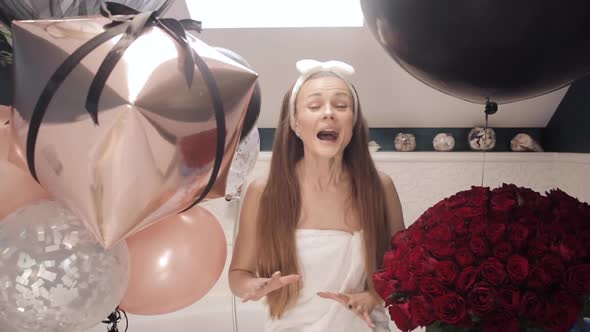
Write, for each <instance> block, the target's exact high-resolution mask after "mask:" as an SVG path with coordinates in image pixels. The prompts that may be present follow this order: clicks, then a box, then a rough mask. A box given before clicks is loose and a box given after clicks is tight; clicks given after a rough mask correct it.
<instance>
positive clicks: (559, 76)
mask: <svg viewBox="0 0 590 332" xmlns="http://www.w3.org/2000/svg"><path fill="white" fill-rule="evenodd" d="M361 6H362V10H363V14H364V16H365V20H366V22H367V24H368V26H369V28H370V30H371V31H372V32H373V34H374V36H375V37H376V38H377V40H378V41H379V43H380V44H381V45H382V46H383V47H384V48H385V50H386V51H387V52H388V53H389V54H390V55H391V57H392V58H393V59H394V60H395V61H396V62H397V63H398V64H399V65H401V67H402V68H404V69H405V70H406V71H407V72H408V73H410V74H411V75H413V76H414V77H416V78H417V79H419V80H420V81H422V82H424V83H425V84H427V85H429V86H431V87H433V88H435V89H437V90H439V91H441V92H444V93H446V94H449V95H452V96H455V97H458V98H461V99H464V100H467V101H471V102H475V103H485V102H486V98H489V99H490V100H493V101H495V102H497V103H509V102H514V101H519V100H523V99H527V98H531V97H535V96H539V95H542V94H546V93H548V92H551V91H554V90H557V89H559V88H561V87H564V86H566V85H568V84H570V83H571V82H572V81H574V80H576V79H578V78H580V77H582V76H584V75H586V74H587V73H588V72H589V71H590V1H589V0H361Z"/></svg>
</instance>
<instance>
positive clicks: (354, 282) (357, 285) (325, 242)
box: [265, 229, 390, 332]
mask: <svg viewBox="0 0 590 332" xmlns="http://www.w3.org/2000/svg"><path fill="white" fill-rule="evenodd" d="M296 246H297V255H298V261H299V269H300V271H299V273H300V274H301V276H302V278H303V279H302V280H303V288H302V289H301V292H300V297H299V299H298V301H297V305H296V306H295V307H293V308H292V309H290V310H288V311H287V312H285V314H284V315H283V316H282V317H281V319H278V320H272V319H270V318H269V319H268V320H267V322H266V326H265V331H266V332H325V331H338V332H348V331H350V332H389V331H390V329H389V318H388V315H387V314H386V313H385V309H384V308H382V307H376V308H375V309H374V310H373V312H372V313H371V319H372V320H373V323H374V324H375V325H376V327H375V328H374V329H371V328H370V327H369V326H368V325H367V323H366V322H365V321H364V320H363V319H361V318H360V317H358V316H357V315H356V314H355V313H354V312H352V311H351V310H349V309H348V308H346V307H345V306H343V305H342V304H341V303H338V302H336V301H334V300H330V299H324V298H321V297H319V296H318V295H317V293H318V292H334V293H358V292H362V291H363V290H364V286H365V281H366V278H367V275H366V272H365V255H364V252H365V250H364V241H363V234H362V232H354V233H349V232H345V231H338V230H319V229H298V230H297V231H296Z"/></svg>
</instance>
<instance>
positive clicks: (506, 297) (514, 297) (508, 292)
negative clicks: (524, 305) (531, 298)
mask: <svg viewBox="0 0 590 332" xmlns="http://www.w3.org/2000/svg"><path fill="white" fill-rule="evenodd" d="M498 301H499V302H500V306H501V307H502V308H504V309H505V310H509V311H514V312H519V311H520V292H519V291H518V288H515V287H506V288H500V290H499V291H498Z"/></svg>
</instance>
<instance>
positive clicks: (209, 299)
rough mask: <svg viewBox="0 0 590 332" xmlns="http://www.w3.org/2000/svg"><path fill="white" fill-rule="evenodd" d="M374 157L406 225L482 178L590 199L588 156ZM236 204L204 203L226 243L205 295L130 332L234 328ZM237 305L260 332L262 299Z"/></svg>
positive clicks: (260, 169)
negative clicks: (220, 267)
mask: <svg viewBox="0 0 590 332" xmlns="http://www.w3.org/2000/svg"><path fill="white" fill-rule="evenodd" d="M270 156H271V154H270V152H261V153H260V157H259V161H258V164H257V166H256V169H255V171H254V172H253V174H252V176H251V178H254V177H257V176H263V175H265V174H266V173H267V172H268V169H269V165H270ZM373 156H374V160H375V162H376V165H377V167H378V169H379V170H381V171H383V172H385V173H387V174H389V175H390V176H391V177H392V178H393V179H394V182H395V184H396V187H397V190H398V192H399V195H400V198H401V202H402V207H403V212H404V218H405V223H406V226H409V225H411V224H412V222H413V221H414V220H416V218H418V217H419V216H420V215H421V214H422V213H423V212H424V211H425V210H426V209H428V208H429V207H430V206H432V205H434V204H435V203H436V202H438V201H439V200H441V199H442V198H444V197H447V196H449V195H452V194H454V193H455V192H457V191H460V190H465V189H469V188H470V186H472V185H481V184H482V182H483V184H484V185H485V186H491V187H496V186H499V185H501V184H502V183H515V184H517V185H520V186H526V187H530V188H532V189H534V190H537V191H540V192H544V191H546V190H550V189H552V188H560V189H562V190H564V191H566V192H567V193H569V194H570V195H572V196H575V197H577V198H579V199H580V200H582V201H586V202H588V201H590V176H588V175H589V174H590V155H589V154H568V153H561V154H558V153H514V152H513V153H503V152H497V153H485V154H484V153H479V152H449V153H436V152H408V153H399V152H398V153H396V152H377V153H374V154H373ZM482 179H483V181H482ZM237 204H238V201H232V202H226V201H225V200H223V199H219V200H214V201H209V202H206V203H205V204H204V206H205V207H207V208H208V209H209V210H210V211H212V212H213V213H214V214H215V215H216V216H217V217H218V218H219V221H220V222H221V224H222V225H223V227H224V229H225V232H226V237H227V242H228V243H227V244H228V258H227V259H228V260H227V262H226V271H224V274H223V275H222V277H221V278H220V280H219V281H218V283H217V284H216V286H215V287H214V288H213V289H212V290H211V291H210V292H209V294H208V295H207V296H206V297H205V298H203V299H202V300H200V301H199V302H197V303H195V304H194V305H192V306H191V307H188V308H186V309H183V310H180V311H178V312H175V313H172V314H168V315H160V316H152V317H140V316H134V315H131V316H130V328H129V331H130V332H133V331H141V332H161V331H166V332H195V331H199V332H200V331H204V332H209V331H220V332H225V331H228V332H231V331H234V329H233V328H234V327H233V326H234V318H233V316H232V296H231V293H230V291H229V287H228V282H227V265H228V264H229V260H230V258H231V253H232V249H233V246H232V244H233V232H234V226H235V223H234V221H235V220H236V216H237V208H238V206H237ZM236 309H237V310H236V312H237V316H236V322H237V327H238V330H237V331H240V332H259V331H262V326H263V320H264V317H265V312H264V305H263V304H262V303H258V302H248V303H240V302H239V300H238V301H237V303H236ZM392 326H393V325H392ZM105 330H106V329H105V328H104V326H98V327H96V328H94V329H92V330H90V331H91V332H99V331H105ZM90 331H89V332H90ZM392 331H397V329H395V328H393V329H392Z"/></svg>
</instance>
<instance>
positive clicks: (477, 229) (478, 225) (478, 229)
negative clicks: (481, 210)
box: [469, 216, 488, 236]
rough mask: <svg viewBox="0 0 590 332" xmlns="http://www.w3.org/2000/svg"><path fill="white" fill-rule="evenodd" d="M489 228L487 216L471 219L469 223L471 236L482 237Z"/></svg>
mask: <svg viewBox="0 0 590 332" xmlns="http://www.w3.org/2000/svg"><path fill="white" fill-rule="evenodd" d="M487 227H488V223H487V219H486V217H485V216H477V217H473V218H471V221H469V233H471V235H472V236H473V235H482V233H483V232H485V230H486V228H487Z"/></svg>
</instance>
